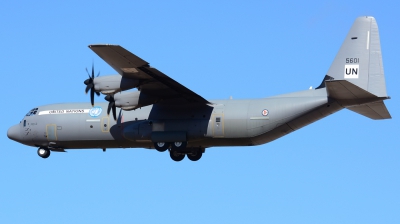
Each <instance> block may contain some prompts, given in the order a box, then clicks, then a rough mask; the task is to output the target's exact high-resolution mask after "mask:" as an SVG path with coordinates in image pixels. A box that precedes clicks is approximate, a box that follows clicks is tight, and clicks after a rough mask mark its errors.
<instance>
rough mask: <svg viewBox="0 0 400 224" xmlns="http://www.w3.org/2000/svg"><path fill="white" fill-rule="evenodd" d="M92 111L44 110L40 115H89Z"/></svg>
mask: <svg viewBox="0 0 400 224" xmlns="http://www.w3.org/2000/svg"><path fill="white" fill-rule="evenodd" d="M89 111H90V109H62V110H44V111H40V112H39V115H47V114H88V113H89Z"/></svg>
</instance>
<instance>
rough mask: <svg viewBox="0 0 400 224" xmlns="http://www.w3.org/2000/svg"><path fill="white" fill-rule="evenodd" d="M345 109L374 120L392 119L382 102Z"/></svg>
mask: <svg viewBox="0 0 400 224" xmlns="http://www.w3.org/2000/svg"><path fill="white" fill-rule="evenodd" d="M347 109H349V110H351V111H354V112H356V113H358V114H361V115H364V116H366V117H369V118H371V119H374V120H380V119H390V118H392V117H391V116H390V114H389V111H388V110H387V108H386V106H385V104H384V103H383V101H379V102H374V103H367V104H363V105H358V106H352V107H347Z"/></svg>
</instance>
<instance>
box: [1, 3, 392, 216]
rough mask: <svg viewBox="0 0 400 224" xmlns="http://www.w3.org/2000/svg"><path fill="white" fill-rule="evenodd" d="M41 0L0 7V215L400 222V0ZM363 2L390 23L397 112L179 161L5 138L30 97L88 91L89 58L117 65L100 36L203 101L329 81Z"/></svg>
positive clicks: (43, 99)
mask: <svg viewBox="0 0 400 224" xmlns="http://www.w3.org/2000/svg"><path fill="white" fill-rule="evenodd" d="M43 2H47V1H5V2H3V3H2V4H1V7H0V34H1V35H0V40H1V45H2V49H1V51H0V65H1V69H0V72H1V77H2V97H1V98H2V101H1V102H2V106H1V110H0V115H1V117H2V122H1V126H0V127H1V130H2V133H3V134H2V135H1V137H0V138H1V142H2V145H3V146H2V149H1V150H0V153H1V154H0V170H1V171H0V223H400V193H399V189H400V180H399V179H400V150H399V148H400V147H399V146H400V136H399V125H400V123H399V118H400V108H399V99H400V93H399V84H400V80H399V70H400V67H399V61H400V56H399V52H400V44H399V38H400V25H399V24H400V23H399V19H398V18H397V16H398V15H399V8H400V3H399V2H398V1H394V0H393V1H369V0H367V1H365V0H362V1H361V0H360V1H308V0H305V1H252V0H250V1H217V0H213V1H208V0H204V1H183V0H182V1H150V0H147V1H117V0H114V1H75V0H71V1H62V2H61V1H54V2H51V3H43ZM362 15H370V16H374V17H375V18H376V20H377V22H378V26H379V29H380V36H381V45H382V52H383V63H384V69H385V75H386V84H387V89H388V94H389V95H390V96H391V97H392V99H391V100H388V101H385V103H386V105H387V108H388V109H389V111H390V113H391V115H392V117H393V119H391V120H381V121H374V120H370V119H368V118H366V117H363V116H360V115H358V114H356V113H353V112H351V111H348V110H342V111H340V112H338V113H336V114H334V115H332V116H330V117H327V118H325V119H323V120H320V121H318V122H316V123H314V124H311V125H309V126H307V127H305V128H303V129H301V130H299V131H296V132H294V133H292V134H290V135H287V136H285V137H283V138H280V139H278V140H276V141H274V142H271V143H269V144H266V145H261V146H255V147H223V148H210V149H207V151H206V153H205V154H204V155H203V158H202V159H201V160H200V161H198V162H191V161H189V160H187V159H185V160H183V161H182V162H179V163H177V162H174V161H172V160H171V159H170V158H169V155H168V154H167V153H159V152H156V151H154V150H146V149H125V150H124V149H115V150H107V152H105V153H103V152H102V151H101V150H99V149H94V150H70V151H68V153H52V155H51V157H50V158H48V159H46V160H44V159H42V158H40V157H38V156H37V154H36V148H33V147H28V146H24V145H21V144H19V143H17V142H14V141H11V140H9V139H8V138H7V135H6V133H7V129H8V128H9V127H10V126H11V125H14V124H17V123H18V122H19V121H20V120H21V119H22V118H23V116H24V115H25V114H26V113H27V112H28V111H29V110H30V109H32V108H34V107H37V106H40V105H45V104H50V103H57V102H89V96H88V95H85V94H84V89H85V85H84V84H83V81H84V80H85V79H86V78H87V75H86V72H85V68H86V67H88V68H90V66H91V64H92V62H94V64H95V69H96V72H97V71H100V72H101V75H107V74H116V72H115V71H113V69H112V68H111V67H109V66H108V64H106V63H105V62H103V61H102V60H101V59H100V58H99V57H98V56H97V55H96V54H95V53H93V52H92V51H91V50H90V49H89V48H88V47H87V46H88V45H89V44H95V43H112V44H119V45H121V46H123V47H125V48H126V49H128V50H130V51H131V52H133V53H135V54H137V55H138V56H140V57H142V58H143V59H144V60H146V61H148V62H150V64H151V65H152V66H153V67H156V68H157V69H159V70H160V71H162V72H164V73H165V74H167V75H169V76H170V77H172V78H173V79H175V80H177V81H178V82H180V83H181V84H183V85H185V86H186V87H188V88H189V89H191V90H193V91H194V92H196V93H198V94H199V95H201V96H203V97H204V98H206V99H221V98H222V99H227V98H229V97H230V96H232V97H233V98H234V99H239V98H260V97H267V96H273V95H277V94H282V93H287V92H293V91H299V90H305V89H308V88H309V87H310V86H313V87H316V86H318V85H319V84H320V83H321V81H322V79H323V77H324V75H325V74H326V72H327V70H328V68H329V66H330V64H331V62H332V61H333V59H334V57H335V55H336V53H337V51H338V50H339V47H340V45H341V43H342V41H343V40H344V38H345V36H346V34H347V32H348V30H349V28H350V27H351V25H352V23H353V22H354V20H355V19H356V17H358V16H362ZM96 101H97V102H99V101H104V99H103V97H99V98H96Z"/></svg>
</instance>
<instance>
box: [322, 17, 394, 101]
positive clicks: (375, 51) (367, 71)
mask: <svg viewBox="0 0 400 224" xmlns="http://www.w3.org/2000/svg"><path fill="white" fill-rule="evenodd" d="M327 80H346V81H348V82H350V83H352V84H354V85H356V86H358V87H360V88H362V89H364V90H366V91H368V92H370V93H372V94H373V95H375V96H377V97H386V96H387V93H386V85H385V76H384V72H383V64H382V54H381V46H380V40H379V32H378V25H377V23H376V20H375V18H374V17H370V16H363V17H359V18H357V19H356V21H355V22H354V24H353V26H352V27H351V29H350V31H349V33H348V34H347V37H346V39H345V40H344V42H343V44H342V46H341V48H340V50H339V52H338V54H337V55H336V57H335V60H334V61H333V63H332V65H331V67H330V68H329V71H328V73H327V77H325V79H324V81H327ZM323 84H324V83H323Z"/></svg>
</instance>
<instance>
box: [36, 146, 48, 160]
mask: <svg viewBox="0 0 400 224" xmlns="http://www.w3.org/2000/svg"><path fill="white" fill-rule="evenodd" d="M37 154H38V155H39V156H40V157H42V158H43V159H46V158H49V156H50V149H48V148H45V147H40V148H39V149H38V150H37Z"/></svg>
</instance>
